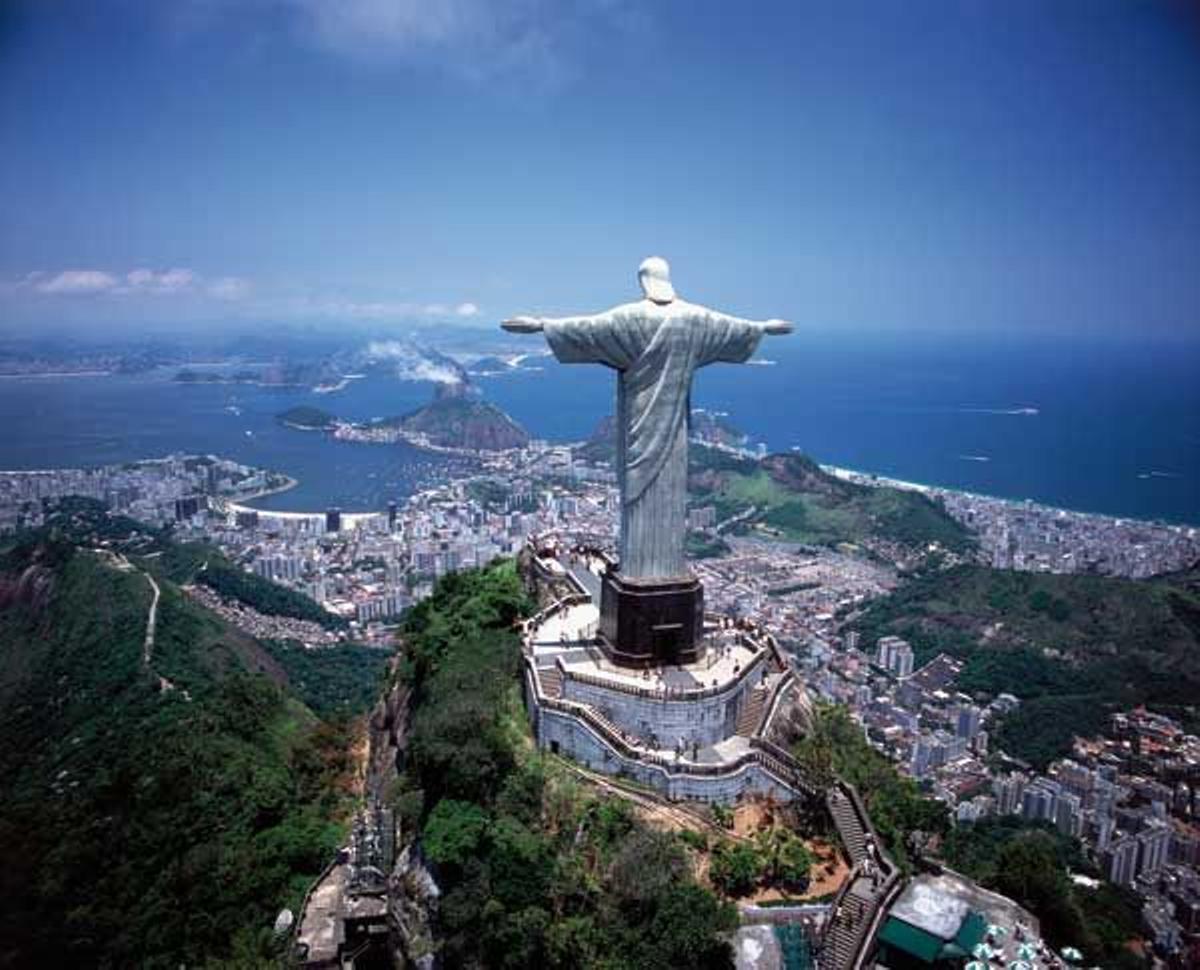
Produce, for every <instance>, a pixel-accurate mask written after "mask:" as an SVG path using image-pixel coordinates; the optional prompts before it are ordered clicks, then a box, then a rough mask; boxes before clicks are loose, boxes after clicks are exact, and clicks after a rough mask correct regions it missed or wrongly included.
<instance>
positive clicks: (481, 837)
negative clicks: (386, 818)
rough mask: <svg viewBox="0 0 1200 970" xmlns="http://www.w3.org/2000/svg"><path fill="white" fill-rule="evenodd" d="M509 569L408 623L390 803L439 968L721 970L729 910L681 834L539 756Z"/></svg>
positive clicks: (444, 584)
mask: <svg viewBox="0 0 1200 970" xmlns="http://www.w3.org/2000/svg"><path fill="white" fill-rule="evenodd" d="M529 606H530V604H528V603H527V602H526V601H525V598H524V595H523V593H522V591H521V585H520V583H519V581H518V579H517V575H516V572H515V569H514V567H513V564H512V563H506V564H503V565H497V566H493V567H491V568H490V569H487V570H476V571H471V572H466V573H458V574H454V575H451V576H447V577H445V578H444V579H443V580H442V581H441V582H440V583H439V584H438V587H437V589H436V591H435V593H434V595H433V597H432V598H430V599H428V600H425V601H424V602H422V603H421V604H420V605H418V606H417V607H416V608H414V609H413V610H412V611H411V613H410V614H409V616H408V619H407V622H406V642H407V648H408V649H407V652H406V659H405V661H404V663H403V664H402V668H401V671H400V676H401V677H403V678H404V679H405V681H406V682H407V684H408V686H409V687H410V688H411V689H412V691H413V707H412V710H411V733H410V741H409V747H408V751H407V754H406V758H405V768H406V771H405V774H404V775H403V776H402V777H401V780H400V783H399V784H398V786H397V787H396V790H395V791H393V793H392V798H393V801H394V803H395V805H396V806H397V808H398V809H399V811H400V814H401V817H402V818H403V820H404V828H405V829H406V830H407V831H416V832H420V834H421V840H422V843H423V847H424V851H425V854H426V856H427V857H428V858H429V859H430V860H431V862H432V863H433V865H434V867H435V869H436V871H437V875H438V880H439V882H440V884H441V886H442V889H443V892H444V896H443V897H442V901H441V930H442V940H441V955H442V958H443V960H444V961H445V965H446V966H447V967H478V966H483V967H512V968H525V967H547V968H558V967H561V968H566V967H597V968H598V967H604V968H609V970H625V968H628V970H635V968H636V970H644V968H680V970H683V968H689V970H694V968H706V967H711V968H716V967H731V966H732V953H731V951H730V948H729V945H728V944H727V943H725V942H724V941H723V940H722V938H721V937H722V934H723V933H724V932H726V931H728V930H729V929H731V928H733V927H734V926H736V923H737V916H736V912H735V911H734V910H733V907H732V906H730V905H729V904H727V903H723V902H721V901H719V900H718V899H717V897H716V896H715V895H714V894H713V893H712V892H711V891H709V890H708V889H705V888H703V887H701V886H700V885H698V884H697V883H696V882H695V880H694V878H693V876H692V872H691V868H692V867H691V860H690V856H689V854H688V853H689V851H690V850H689V849H688V847H687V845H686V844H685V842H684V841H683V839H681V838H680V837H679V836H677V835H675V834H672V833H669V832H660V831H656V830H652V829H650V828H648V827H647V826H646V825H645V824H644V823H642V822H640V821H639V820H638V819H637V818H636V817H635V816H634V814H633V812H632V810H631V808H630V806H629V804H628V803H627V802H625V801H622V800H619V799H611V798H610V799H605V798H601V797H598V796H597V795H595V794H592V793H590V792H589V791H588V790H587V789H586V788H585V787H583V786H582V785H581V784H580V783H579V782H578V781H577V780H576V779H575V777H574V776H573V775H572V774H571V773H570V772H569V771H568V770H567V769H566V768H565V767H563V766H562V765H561V764H560V763H559V762H557V761H556V760H555V759H552V758H548V757H544V756H542V755H540V754H539V753H538V752H537V751H536V750H535V749H534V747H533V744H532V740H531V738H530V736H529V731H528V726H527V723H526V720H525V714H524V710H523V708H522V705H521V698H520V689H519V680H518V665H519V658H520V648H519V642H518V639H517V635H516V633H515V631H514V630H513V621H514V620H515V619H516V618H517V617H518V616H519V615H520V614H521V613H522V612H523V611H524V610H526V609H528V608H529Z"/></svg>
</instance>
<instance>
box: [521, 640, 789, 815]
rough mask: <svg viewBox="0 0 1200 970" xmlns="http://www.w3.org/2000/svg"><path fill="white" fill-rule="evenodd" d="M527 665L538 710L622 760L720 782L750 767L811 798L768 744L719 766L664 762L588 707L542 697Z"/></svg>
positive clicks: (753, 744)
mask: <svg viewBox="0 0 1200 970" xmlns="http://www.w3.org/2000/svg"><path fill="white" fill-rule="evenodd" d="M526 663H527V665H528V668H529V671H530V674H531V679H532V683H533V685H534V690H535V692H536V694H537V701H538V704H539V706H541V707H543V708H545V709H547V710H551V711H557V712H558V713H560V714H565V715H567V716H569V717H573V718H576V719H578V720H580V721H582V722H583V723H585V724H586V725H587V726H588V727H590V728H591V729H592V731H593V732H594V733H595V734H596V735H597V737H598V739H599V740H600V741H601V743H603V744H605V745H607V746H608V747H610V748H612V749H613V750H615V751H616V752H617V754H619V755H621V756H622V757H625V758H627V759H629V760H631V761H636V762H638V763H640V764H644V765H647V766H649V767H652V768H655V769H658V770H661V771H662V772H663V773H664V774H665V775H666V776H667V777H668V778H669V777H671V776H679V775H686V776H690V777H699V778H720V777H723V776H727V775H733V774H736V773H737V772H739V771H741V770H742V769H743V768H745V767H747V766H749V765H757V766H759V767H760V768H763V769H764V770H765V771H767V772H768V773H769V774H771V775H773V776H774V777H775V778H776V780H778V781H779V782H780V783H781V784H782V785H784V787H786V788H791V789H792V790H793V791H799V792H801V793H802V794H805V795H811V794H812V787H811V786H810V785H809V784H808V783H807V782H806V781H805V780H804V778H803V776H802V775H801V773H800V770H799V766H798V765H797V764H796V763H795V759H793V758H792V757H791V755H789V754H787V753H786V752H784V751H783V749H782V748H779V747H777V746H775V745H770V743H769V742H766V743H763V742H759V741H758V740H757V739H755V738H751V739H750V750H749V751H745V752H743V753H742V754H740V755H738V757H736V758H734V759H733V760H732V761H727V762H723V763H721V764H703V763H700V762H695V761H688V760H686V759H680V760H673V759H671V758H664V757H663V756H662V755H660V754H658V753H657V752H656V751H651V750H650V749H649V748H644V747H642V746H641V745H640V744H638V743H637V742H636V741H633V740H630V739H629V738H627V737H626V736H625V735H624V734H623V733H622V732H621V731H620V730H619V729H618V728H617V727H616V726H615V725H613V724H612V722H611V721H609V720H608V718H606V717H604V716H602V715H601V714H599V713H598V712H597V711H596V710H595V709H594V708H593V707H591V706H590V705H587V704H580V703H578V702H576V701H568V700H563V699H561V698H557V697H550V696H548V695H547V694H545V693H544V692H543V691H542V685H541V681H540V679H539V678H538V676H537V671H536V668H535V667H534V666H533V664H532V663H531V662H530V661H529V659H528V658H526Z"/></svg>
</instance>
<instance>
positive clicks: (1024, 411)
mask: <svg viewBox="0 0 1200 970" xmlns="http://www.w3.org/2000/svg"><path fill="white" fill-rule="evenodd" d="M521 346H523V347H524V346H528V349H529V350H531V351H536V350H540V349H542V348H543V347H544V344H542V343H541V339H540V338H537V337H533V336H530V337H528V338H526V339H525V340H524V341H522V342H521ZM613 380H614V376H613V374H612V372H610V371H608V370H606V369H605V368H602V367H595V366H583V365H577V366H570V367H567V366H563V365H559V364H557V363H556V362H554V361H553V359H551V358H548V357H530V358H528V359H526V360H525V361H524V362H523V365H522V368H521V369H519V370H517V371H514V372H511V373H506V374H503V375H500V376H496V377H483V378H479V381H478V382H479V384H480V385H481V386H482V388H483V390H484V393H485V395H486V397H487V398H488V399H489V400H492V401H494V402H495V403H496V404H498V405H499V406H500V407H502V408H504V409H505V410H506V411H508V412H509V413H510V414H511V415H512V416H513V417H514V418H516V419H517V420H518V421H519V422H521V423H522V424H523V425H524V426H525V427H526V428H527V429H528V430H529V431H530V432H531V433H532V434H534V435H535V436H537V437H543V438H547V439H550V440H559V441H571V440H579V439H582V438H584V437H586V436H587V435H588V434H589V433H590V432H591V430H592V429H593V428H594V427H595V425H596V423H597V422H598V421H599V419H600V418H601V417H602V416H603V415H605V414H607V413H609V412H611V410H612V402H613V393H614V392H613ZM430 394H431V387H430V385H428V384H423V383H417V382H407V381H398V380H391V379H386V378H369V379H365V380H361V381H353V382H351V383H350V384H349V386H348V387H347V388H346V389H345V390H344V391H341V392H338V393H335V394H315V393H313V392H311V391H308V390H302V389H268V388H260V387H254V386H234V385H180V384H177V383H175V382H173V381H171V380H169V379H168V376H167V375H153V376H150V377H78V378H38V379H32V378H31V379H3V380H0V421H2V422H3V425H2V426H3V428H4V431H3V434H2V435H0V467H3V468H46V467H63V466H78V465H92V464H101V463H107V462H115V461H127V460H132V459H136V458H143V457H153V456H157V455H162V454H166V453H168V452H171V451H199V452H212V453H219V454H222V455H226V456H229V457H232V458H235V459H238V460H242V461H246V462H250V463H254V464H259V465H263V466H267V467H270V468H273V469H277V470H279V471H283V472H286V473H287V474H289V475H292V476H293V477H295V478H297V479H299V481H300V484H299V486H298V487H297V488H295V489H293V490H291V491H289V492H285V493H282V494H280V495H277V496H273V497H270V498H268V499H264V500H262V503H261V504H262V505H263V506H264V507H271V508H278V509H288V510H309V509H322V508H324V507H326V506H328V505H340V506H342V507H343V508H345V509H348V510H363V509H370V508H379V507H381V506H382V505H383V504H384V503H385V502H386V501H387V500H388V499H389V498H400V497H403V496H404V495H407V494H409V492H410V491H411V490H413V489H414V488H416V487H418V486H420V485H421V484H422V483H425V482H430V481H434V480H436V479H437V478H438V477H439V473H444V471H445V468H444V462H445V460H444V459H442V458H439V457H437V456H431V455H428V454H426V453H422V452H420V451H417V450H415V449H412V448H409V447H406V446H403V445H395V446H379V445H359V444H350V443H344V442H338V441H334V440H331V439H329V438H327V437H326V436H324V435H321V434H319V433H315V432H301V431H294V430H291V429H287V428H284V427H281V426H280V425H279V424H278V423H277V422H276V421H275V418H274V416H275V415H276V414H278V413H279V412H281V411H283V410H285V409H286V408H289V407H292V406H294V405H297V404H311V405H313V406H316V407H321V408H324V409H325V410H328V411H332V412H334V413H336V414H338V415H341V416H344V417H348V418H354V419H360V420H361V419H367V418H371V417H380V416H383V415H389V414H397V413H402V412H404V411H408V410H411V409H413V408H415V407H417V406H419V405H420V404H422V403H424V402H425V401H426V400H428V399H429V397H430ZM693 404H694V405H695V406H697V407H705V408H708V409H711V410H715V411H722V412H727V413H728V414H729V416H730V419H731V420H732V421H733V422H734V423H735V424H736V425H738V426H739V427H741V428H742V429H743V430H745V431H746V432H747V433H749V434H750V435H751V436H752V438H753V439H754V440H755V441H763V442H765V444H766V445H767V446H768V448H770V449H771V450H773V451H785V450H788V449H792V448H799V449H802V450H803V451H805V452H807V453H808V454H810V455H812V456H813V457H814V458H816V459H817V460H818V461H821V462H825V463H829V464H834V465H840V466H843V467H847V468H854V469H858V470H861V471H868V472H875V473H878V474H882V475H888V476H892V477H895V478H900V479H904V480H908V481H916V482H924V483H927V484H934V485H942V486H947V487H951V488H961V489H966V490H969V491H976V492H982V493H986V494H990V495H997V496H1002V497H1006V498H1015V499H1032V500H1034V501H1037V502H1043V503H1046V504H1050V505H1056V506H1061V507H1064V508H1073V509H1079V510H1082V511H1092V512H1102V513H1107V514H1112V515H1121V516H1132V517H1139V518H1147V519H1163V520H1167V521H1174V522H1186V523H1195V524H1200V343H1196V342H1192V343H1184V342H1182V341H1176V342H1168V343H1155V342H1153V341H1148V340H1142V341H1136V340H1132V339H1125V340H1113V339H1096V338H1088V339H1086V340H1085V339H1082V338H1075V339H1068V338H1057V337H1045V336H1037V337H1031V336H1028V335H1010V336H1003V337H1001V336H995V335H992V336H981V337H972V338H964V337H961V336H956V337H953V338H951V337H936V336H932V335H928V334H926V335H919V336H901V335H897V334H895V333H889V334H861V333H860V334H854V335H845V334H842V335H831V334H827V333H824V334H823V333H815V332H814V333H805V332H803V331H801V332H797V333H796V334H793V335H792V336H790V337H786V338H773V339H768V340H765V341H764V343H763V346H762V348H761V349H760V352H759V355H758V362H757V363H754V364H750V365H714V366H712V367H708V368H705V369H703V370H702V371H700V372H699V373H698V375H697V378H696V382H695V386H694V390H693Z"/></svg>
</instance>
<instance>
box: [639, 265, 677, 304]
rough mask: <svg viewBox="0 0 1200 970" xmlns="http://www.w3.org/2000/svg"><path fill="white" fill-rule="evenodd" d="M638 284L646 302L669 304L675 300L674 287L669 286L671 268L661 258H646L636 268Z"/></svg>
mask: <svg viewBox="0 0 1200 970" xmlns="http://www.w3.org/2000/svg"><path fill="white" fill-rule="evenodd" d="M638 283H639V284H640V285H641V287H642V293H643V294H644V295H645V297H646V299H647V300H653V301H654V302H655V303H670V302H671V301H672V300H674V299H675V287H673V286H672V285H671V267H670V266H668V265H667V261H666V260H665V259H663V258H662V257H661V256H648V257H646V258H645V259H643V260H642V265H641V266H639V267H638Z"/></svg>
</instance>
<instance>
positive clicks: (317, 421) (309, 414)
mask: <svg viewBox="0 0 1200 970" xmlns="http://www.w3.org/2000/svg"><path fill="white" fill-rule="evenodd" d="M275 417H276V420H278V421H279V422H280V423H281V424H286V425H289V426H291V427H293V428H303V429H304V430H306V431H323V430H325V429H326V428H332V427H333V425H334V424H335V423H336V422H337V415H334V414H330V413H329V412H328V411H322V410H321V409H320V408H314V407H310V406H308V405H306V404H301V405H298V406H297V407H294V408H288V409H287V410H286V411H283V412H281V413H280V414H277V415H276V416H275Z"/></svg>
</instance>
